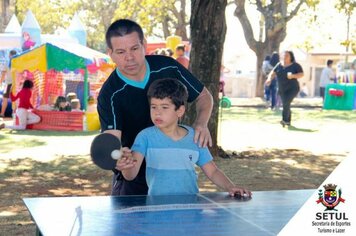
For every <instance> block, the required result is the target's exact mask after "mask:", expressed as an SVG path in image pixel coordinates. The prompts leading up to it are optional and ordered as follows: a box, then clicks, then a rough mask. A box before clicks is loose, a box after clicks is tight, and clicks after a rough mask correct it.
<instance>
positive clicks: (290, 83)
mask: <svg viewBox="0 0 356 236" xmlns="http://www.w3.org/2000/svg"><path fill="white" fill-rule="evenodd" d="M274 71H275V73H276V74H277V80H278V89H279V90H285V89H288V88H290V87H299V83H298V81H297V80H296V79H288V78H287V74H288V73H292V74H298V73H302V72H303V68H302V67H301V65H299V64H298V63H296V62H293V63H292V64H290V65H289V66H286V67H284V66H282V65H278V66H277V68H276V69H275V70H274Z"/></svg>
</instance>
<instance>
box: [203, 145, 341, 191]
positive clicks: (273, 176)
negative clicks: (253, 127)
mask: <svg viewBox="0 0 356 236" xmlns="http://www.w3.org/2000/svg"><path fill="white" fill-rule="evenodd" d="M226 154H227V156H225V158H224V159H222V158H217V159H215V162H216V164H217V166H218V167H219V168H220V169H221V170H222V171H223V172H224V173H225V174H226V175H227V176H228V177H229V178H230V179H231V180H232V181H233V182H234V183H236V184H237V185H239V186H243V187H246V188H248V189H250V190H253V191H261V190H287V189H288V190H289V189H315V188H318V187H319V186H320V184H321V183H322V182H323V181H324V180H325V179H326V178H327V176H329V175H330V173H331V172H332V171H333V170H334V169H335V168H336V166H337V165H338V164H339V163H340V161H342V160H343V159H344V158H345V157H346V153H345V154H333V153H327V154H320V155H317V154H313V153H311V152H308V151H304V150H298V149H263V150H249V151H242V152H234V151H226ZM226 157H228V158H226ZM199 172H200V173H199V178H201V180H200V183H199V187H200V189H202V190H203V191H216V190H217V188H216V186H214V185H213V184H211V183H210V181H209V180H208V179H207V178H206V177H205V176H204V174H202V173H201V171H199Z"/></svg>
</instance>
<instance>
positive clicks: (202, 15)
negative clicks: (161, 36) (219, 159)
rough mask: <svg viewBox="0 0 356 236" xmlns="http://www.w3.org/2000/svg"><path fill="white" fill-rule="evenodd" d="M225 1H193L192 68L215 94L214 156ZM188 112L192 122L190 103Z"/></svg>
mask: <svg viewBox="0 0 356 236" xmlns="http://www.w3.org/2000/svg"><path fill="white" fill-rule="evenodd" d="M226 4H227V0H215V1H206V0H192V1H191V19H190V28H191V42H192V49H191V52H190V69H191V71H192V73H193V74H194V75H195V76H196V77H198V78H199V79H200V80H201V82H202V83H203V84H204V85H205V86H206V87H207V89H208V90H209V91H210V92H211V93H212V95H213V98H214V107H213V112H212V115H211V118H210V121H209V130H210V132H211V136H212V139H213V145H214V146H213V148H212V149H211V151H212V154H213V155H214V156H217V150H218V149H217V130H218V114H219V77H220V65H221V60H222V54H223V48H224V41H225V33H226V20H225V9H226ZM207 16H208V17H207ZM187 113H188V114H187V116H186V117H187V122H188V123H190V124H191V123H192V121H193V120H194V119H195V108H194V106H190V107H189V108H188V112H187Z"/></svg>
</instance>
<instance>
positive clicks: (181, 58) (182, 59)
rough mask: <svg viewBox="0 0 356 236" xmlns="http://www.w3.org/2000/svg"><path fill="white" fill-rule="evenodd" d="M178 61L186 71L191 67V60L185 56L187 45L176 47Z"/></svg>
mask: <svg viewBox="0 0 356 236" xmlns="http://www.w3.org/2000/svg"><path fill="white" fill-rule="evenodd" d="M176 55H177V59H176V60H177V61H178V62H179V63H180V64H182V65H183V66H184V67H185V68H186V69H188V67H189V59H188V57H186V56H185V45H184V44H178V45H177V47H176Z"/></svg>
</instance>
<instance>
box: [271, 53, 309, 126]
mask: <svg viewBox="0 0 356 236" xmlns="http://www.w3.org/2000/svg"><path fill="white" fill-rule="evenodd" d="M281 62H282V63H281V64H278V65H277V66H276V68H275V69H274V72H273V73H272V76H271V77H269V78H268V79H267V81H266V83H267V85H269V84H271V82H272V80H274V79H275V78H277V82H278V93H279V95H280V96H281V100H282V106H283V111H282V120H281V122H280V123H281V125H282V126H283V127H284V126H286V125H287V126H290V125H291V121H292V111H291V108H290V107H291V103H292V101H293V99H294V98H295V97H296V96H297V95H298V93H299V82H298V81H297V80H298V79H300V78H302V77H303V76H304V72H303V68H302V67H301V65H300V64H299V63H297V62H296V61H295V57H294V54H293V52H292V51H284V52H283V53H282V60H281Z"/></svg>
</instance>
